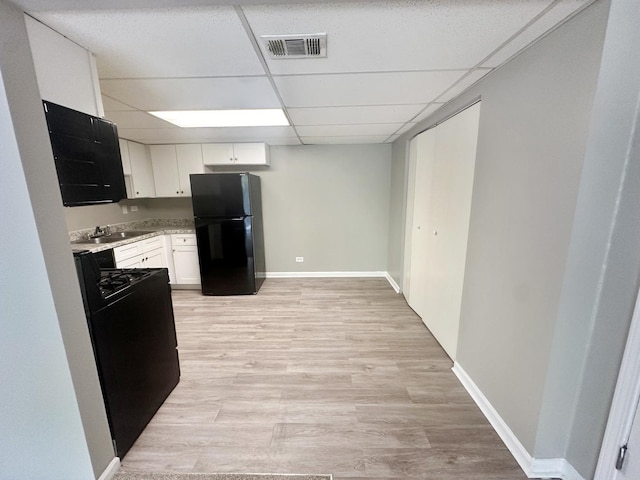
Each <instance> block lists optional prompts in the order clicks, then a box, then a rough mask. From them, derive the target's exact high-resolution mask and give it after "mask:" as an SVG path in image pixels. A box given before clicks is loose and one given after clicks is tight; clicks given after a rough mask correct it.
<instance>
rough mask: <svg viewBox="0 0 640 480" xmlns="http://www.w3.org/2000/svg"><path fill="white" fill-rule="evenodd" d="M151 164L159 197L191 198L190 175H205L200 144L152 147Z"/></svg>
mask: <svg viewBox="0 0 640 480" xmlns="http://www.w3.org/2000/svg"><path fill="white" fill-rule="evenodd" d="M149 148H150V152H151V162H152V164H153V177H154V182H155V186H156V196H157V197H189V196H191V183H190V182H189V175H191V174H192V173H204V165H203V164H202V148H201V146H200V145H199V144H187V145H151V146H150V147H149Z"/></svg>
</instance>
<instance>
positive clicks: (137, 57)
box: [36, 6, 264, 78]
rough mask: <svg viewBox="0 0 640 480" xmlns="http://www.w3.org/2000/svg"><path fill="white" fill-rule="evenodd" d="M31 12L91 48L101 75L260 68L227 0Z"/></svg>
mask: <svg viewBox="0 0 640 480" xmlns="http://www.w3.org/2000/svg"><path fill="white" fill-rule="evenodd" d="M36 17H37V18H38V19H39V20H41V21H43V22H44V23H45V24H47V25H49V26H51V27H52V28H54V29H55V30H57V31H59V32H61V33H62V34H64V35H66V36H68V37H69V38H71V39H72V40H74V41H75V42H77V43H78V44H80V45H82V46H84V47H85V48H88V49H89V50H91V51H92V52H93V53H95V54H96V57H97V59H98V71H99V74H100V78H169V77H189V76H193V77H210V76H239V75H261V74H264V70H263V68H262V65H261V64H260V61H259V59H258V57H257V55H256V54H255V51H254V49H253V46H252V45H251V42H250V41H249V38H248V37H247V35H246V33H245V31H244V29H243V27H242V24H241V23H240V19H239V18H238V16H237V15H236V13H235V11H234V9H233V8H232V7H230V6H227V7H221V6H219V7H201V8H180V9H163V8H156V9H152V10H150V9H147V10H100V11H71V12H57V13H56V12H42V13H38V14H37V15H36ZM221 47H223V48H221Z"/></svg>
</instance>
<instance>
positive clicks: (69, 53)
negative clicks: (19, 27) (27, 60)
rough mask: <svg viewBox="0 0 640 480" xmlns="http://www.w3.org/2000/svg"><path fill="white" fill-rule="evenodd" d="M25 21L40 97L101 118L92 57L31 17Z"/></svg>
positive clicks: (89, 53)
mask: <svg viewBox="0 0 640 480" xmlns="http://www.w3.org/2000/svg"><path fill="white" fill-rule="evenodd" d="M25 19H26V24H27V31H28V34H29V44H30V46H31V51H32V55H33V61H34V64H35V67H36V76H37V79H38V88H39V89H40V97H41V98H42V99H43V100H49V101H50V102H53V103H57V104H59V105H64V106H65V107H68V108H72V109H74V110H78V111H80V112H84V113H88V114H89V115H94V116H97V117H101V116H103V115H104V109H103V107H102V97H101V96H100V86H99V83H98V74H97V69H96V64H95V59H94V58H93V54H92V53H91V52H89V51H88V50H86V49H84V48H82V47H80V46H79V45H77V44H76V43H74V42H72V41H71V40H69V39H68V38H65V37H63V36H62V35H60V34H59V33H57V32H55V31H54V30H52V29H51V28H49V27H48V26H46V25H44V24H42V23H40V22H38V21H37V20H34V19H33V18H32V17H29V16H25Z"/></svg>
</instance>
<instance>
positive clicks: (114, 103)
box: [102, 95, 135, 112]
mask: <svg viewBox="0 0 640 480" xmlns="http://www.w3.org/2000/svg"><path fill="white" fill-rule="evenodd" d="M102 106H103V107H104V110H105V112H118V111H126V110H135V108H134V107H132V106H130V105H127V104H126V103H122V102H119V101H118V100H116V99H115V98H111V97H107V96H106V95H102Z"/></svg>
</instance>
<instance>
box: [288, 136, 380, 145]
mask: <svg viewBox="0 0 640 480" xmlns="http://www.w3.org/2000/svg"><path fill="white" fill-rule="evenodd" d="M300 138H301V140H302V142H303V143H304V144H305V145H346V144H354V143H384V141H385V140H386V139H387V138H389V135H373V136H366V135H365V136H353V137H300Z"/></svg>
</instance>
